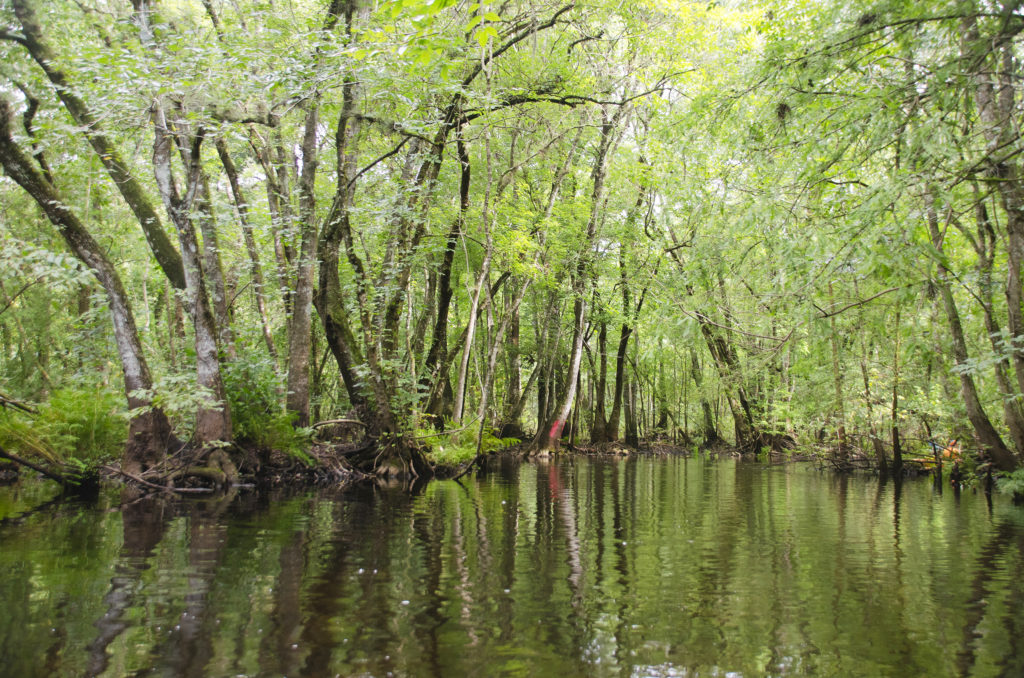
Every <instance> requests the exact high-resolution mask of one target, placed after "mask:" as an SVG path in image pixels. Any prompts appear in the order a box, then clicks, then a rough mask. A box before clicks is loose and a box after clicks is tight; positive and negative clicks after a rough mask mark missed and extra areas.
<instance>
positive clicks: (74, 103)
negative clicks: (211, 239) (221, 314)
mask: <svg viewBox="0 0 1024 678" xmlns="http://www.w3.org/2000/svg"><path fill="white" fill-rule="evenodd" d="M12 4H13V6H14V13H15V15H16V16H17V18H18V21H19V22H20V24H21V30H22V33H23V35H24V36H25V39H24V41H22V42H21V44H22V45H24V47H25V48H26V49H27V50H28V53H29V55H30V56H31V57H32V59H33V60H34V61H35V62H36V63H37V64H38V65H39V67H40V68H42V70H43V72H44V73H45V74H46V77H47V79H48V80H49V81H50V82H51V83H52V84H53V86H54V91H55V92H56V94H57V96H58V98H60V100H61V103H62V104H63V105H64V108H65V110H67V112H68V114H69V115H70V116H71V119H72V120H74V121H75V124H76V125H77V126H78V129H80V130H81V131H82V133H83V134H84V135H85V137H86V139H87V140H88V142H89V145H90V146H92V148H93V151H94V152H95V153H96V155H97V156H98V157H99V159H100V162H102V163H103V166H104V167H105V168H106V170H107V173H108V174H109V175H110V178H111V179H112V180H113V182H114V186H115V187H116V188H117V190H118V191H119V192H120V193H121V197H122V198H124V201H125V202H126V203H127V204H128V207H129V208H130V209H131V210H132V213H133V214H134V215H135V218H136V219H137V220H138V222H139V225H140V226H141V227H142V232H143V234H144V235H145V236H146V242H147V243H149V247H150V250H151V251H152V252H153V256H154V257H155V258H156V261H157V263H158V264H159V265H160V268H161V269H163V271H164V274H165V275H166V276H167V279H168V280H170V281H171V283H172V284H173V285H174V286H175V287H177V288H178V289H184V287H185V273H184V270H183V267H182V258H181V255H179V254H178V252H177V251H176V250H175V249H174V245H172V244H171V241H170V239H169V238H168V237H167V234H166V233H165V232H164V229H163V227H162V226H161V224H160V217H159V215H158V214H157V211H156V208H155V207H154V206H153V204H152V203H151V202H150V200H149V198H148V197H147V196H146V192H145V191H144V190H143V189H142V186H141V185H140V184H139V182H138V180H136V179H135V177H134V176H132V173H131V170H130V169H129V167H128V165H127V164H126V163H125V162H124V160H123V159H122V158H121V155H120V153H118V151H117V148H115V146H114V144H113V143H111V141H110V140H109V139H108V138H107V137H106V135H105V134H104V132H103V127H102V125H101V116H100V115H99V114H97V113H96V112H94V111H93V110H92V109H90V108H89V106H88V105H87V104H86V102H85V101H83V100H82V99H81V98H80V97H79V96H78V95H77V94H76V93H75V88H74V86H73V84H72V83H71V81H70V80H69V79H68V77H67V75H66V74H65V73H64V72H63V71H62V70H61V69H60V68H59V66H58V59H57V58H56V55H55V54H54V53H53V51H52V50H51V49H50V46H49V44H48V43H47V42H46V39H45V37H44V36H43V30H42V26H41V25H40V24H39V19H38V17H37V16H36V13H35V10H34V9H33V7H32V4H33V3H32V2H31V1H30V0H13V2H12Z"/></svg>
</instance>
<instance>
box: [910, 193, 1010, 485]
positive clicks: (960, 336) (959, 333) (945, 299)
mask: <svg viewBox="0 0 1024 678" xmlns="http://www.w3.org/2000/svg"><path fill="white" fill-rule="evenodd" d="M925 200H926V202H927V203H928V206H927V207H928V214H927V220H928V233H929V235H930V236H931V241H932V246H933V247H934V248H935V250H936V251H937V253H938V258H939V261H938V262H937V264H936V274H935V278H936V286H937V287H938V289H939V293H940V294H941V295H942V303H943V306H944V307H945V310H946V319H947V321H948V322H949V331H950V338H951V340H952V343H953V362H954V364H955V365H956V366H957V367H958V368H960V369H958V370H957V371H958V372H959V373H960V393H961V396H962V397H963V400H964V407H965V408H966V409H967V419H968V420H969V421H970V422H971V426H972V427H974V432H975V434H976V435H977V436H978V440H979V442H981V445H982V447H983V448H984V450H985V454H986V455H987V456H988V458H989V460H990V461H991V462H992V465H993V466H995V467H996V468H997V469H999V470H1000V471H1012V470H1013V469H1014V468H1016V467H1017V461H1016V459H1015V458H1014V456H1013V453H1012V452H1010V450H1008V449H1007V448H1006V445H1005V444H1004V443H1003V439H1002V437H1001V436H1000V435H999V432H998V431H996V429H995V427H994V426H993V425H992V422H991V420H990V419H989V418H988V415H987V414H986V413H985V409H984V407H982V405H981V399H980V398H979V397H978V390H977V387H976V386H975V384H974V377H973V376H972V375H971V373H970V371H969V370H967V369H963V368H965V367H966V366H967V364H968V357H967V341H966V340H965V338H964V330H963V326H962V325H961V323H960V313H959V311H958V310H957V307H956V301H955V300H954V299H953V290H952V288H951V287H950V284H949V275H950V273H949V269H947V268H946V265H945V263H944V262H945V254H944V252H943V235H942V233H940V231H939V220H938V215H937V214H936V212H935V208H934V205H933V204H932V198H931V195H929V194H925Z"/></svg>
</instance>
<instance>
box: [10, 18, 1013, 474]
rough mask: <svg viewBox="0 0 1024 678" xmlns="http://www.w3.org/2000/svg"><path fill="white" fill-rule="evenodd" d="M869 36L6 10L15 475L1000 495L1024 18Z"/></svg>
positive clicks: (865, 26) (656, 24)
mask: <svg viewBox="0 0 1024 678" xmlns="http://www.w3.org/2000/svg"><path fill="white" fill-rule="evenodd" d="M854 4H855V5H856V7H855V8H854V7H851V6H847V3H840V2H808V1H804V0H779V1H777V2H776V1H765V2H732V1H731V0H730V1H723V2H712V3H707V2H685V1H680V0H650V1H645V2H628V3H621V2H602V1H601V0H598V1H596V2H586V3H584V2H574V1H568V2H544V1H538V0H532V1H529V0H526V1H518V0H508V1H506V2H501V3H485V2H466V1H462V2H454V1H452V0H389V1H378V2H370V1H367V0H201V1H200V0H159V1H157V0H131V2H127V1H121V0H47V1H46V2H42V1H41V0H3V1H2V2H0V165H2V168H3V177H2V178H0V224H2V226H0V393H2V394H3V395H2V398H3V401H2V402H3V404H4V408H3V410H2V411H0V449H2V450H6V452H4V454H5V455H7V456H10V455H12V454H13V455H15V456H18V457H19V458H35V459H37V461H38V460H40V459H41V460H43V461H48V462H50V463H55V464H59V465H63V466H64V467H67V466H68V465H72V466H74V465H77V466H88V465H96V464H107V463H109V462H110V461H112V460H113V459H115V458H116V459H119V460H120V467H119V468H120V469H121V470H122V471H123V472H124V473H127V474H130V475H131V476H133V477H136V478H139V477H145V478H149V479H150V480H154V479H159V480H158V481H159V482H165V481H167V480H168V478H170V477H172V476H174V475H175V474H183V473H184V474H188V473H192V474H193V475H196V476H201V477H205V478H210V479H215V480H219V481H221V482H225V481H227V480H231V479H234V478H237V477H238V474H239V473H242V474H250V473H255V470H256V469H259V468H264V467H268V466H269V465H271V464H272V463H274V460H275V459H276V460H277V461H278V462H280V459H281V455H282V454H283V455H284V457H285V458H286V459H288V460H292V461H294V460H300V461H302V462H306V463H311V464H316V463H317V462H318V460H319V461H320V462H322V461H323V460H322V459H321V458H319V457H318V456H317V455H318V454H320V453H322V452H323V450H324V449H327V448H331V449H333V450H334V452H335V453H336V454H337V455H339V456H338V457H337V458H338V459H342V460H343V461H344V465H346V466H352V467H354V468H357V469H361V470H362V471H364V472H370V473H377V474H413V475H424V474H429V473H431V471H432V469H433V467H435V466H443V465H446V464H447V465H453V464H457V463H459V462H463V461H466V460H468V459H472V458H473V457H474V456H475V455H478V454H482V453H487V452H492V451H494V450H496V449H498V448H500V447H502V446H504V445H509V444H512V443H514V442H516V441H517V440H521V441H523V442H524V445H523V447H524V449H528V450H530V451H532V452H535V453H547V452H549V451H551V450H553V449H556V448H558V447H559V445H563V446H565V445H569V446H573V447H576V448H581V447H593V448H595V449H602V448H601V446H608V445H612V444H613V443H617V442H621V443H623V444H625V445H626V446H630V447H637V446H638V445H640V444H641V443H642V442H644V443H646V444H650V443H652V442H653V441H658V440H660V441H666V442H672V443H674V444H677V445H681V446H683V447H686V448H692V447H694V446H702V445H705V446H713V445H719V444H725V443H728V444H729V445H734V446H735V448H736V449H737V450H738V451H739V452H741V453H744V454H758V453H768V452H772V451H775V452H778V451H780V450H786V449H792V448H794V447H806V448H810V447H812V446H817V447H818V448H819V449H822V450H824V451H826V452H827V454H828V455H829V457H830V458H831V459H832V460H833V461H834V462H835V463H836V464H837V465H838V466H839V467H841V468H853V467H856V466H858V465H862V464H869V465H871V466H872V467H875V468H879V469H883V470H896V471H900V470H901V467H902V465H903V464H904V455H910V456H919V455H922V454H927V455H931V454H932V451H931V449H933V448H935V447H936V445H939V446H946V445H947V443H948V442H949V441H950V440H956V441H958V443H959V446H960V447H961V448H962V449H963V451H964V453H965V455H966V457H968V458H969V459H970V460H972V462H971V463H977V464H980V465H981V466H980V468H982V469H984V468H990V469H993V470H997V471H1002V472H1010V471H1013V470H1014V469H1016V468H1017V467H1018V465H1019V464H1020V461H1021V459H1022V455H1024V408H1022V396H1024V299H1022V287H1021V267H1022V262H1024V183H1022V181H1024V178H1022V170H1024V168H1022V164H1021V157H1020V152H1021V150H1022V149H1024V144H1022V140H1021V137H1020V129H1021V77H1020V76H1021V66H1020V47H1021V39H1020V37H1019V34H1020V32H1021V30H1022V29H1024V13H1022V11H1021V9H1020V7H1019V3H1005V4H1004V3H981V2H975V1H973V0H971V1H959V0H957V1H949V2H931V3H916V2H903V1H898V0H894V1H885V0H882V1H880V2H874V3H854ZM929 444H931V448H929ZM317 450H319V452H317ZM182 455H184V457H182ZM172 457H174V458H177V459H178V461H177V462H175V463H176V464H178V465H177V466H174V467H173V468H172V466H171V465H169V459H171V458H172ZM182 458H184V459H185V461H184V462H183V461H182ZM289 463H290V462H289Z"/></svg>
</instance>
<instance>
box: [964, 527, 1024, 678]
mask: <svg viewBox="0 0 1024 678" xmlns="http://www.w3.org/2000/svg"><path fill="white" fill-rule="evenodd" d="M1014 544H1015V545H1016V548H1017V554H1016V555H1017V558H1016V559H1014V563H1015V565H1014V567H1013V572H1012V574H1011V575H1010V576H1006V581H1000V582H996V581H995V580H996V579H997V578H999V577H1001V576H1005V575H1006V574H1007V572H1006V569H1005V567H1001V566H1000V565H999V562H998V561H999V560H1000V558H1005V560H1006V561H1007V566H1009V565H1010V563H1009V561H1010V560H1011V558H1010V557H1009V556H1010V553H1011V547H1012V546H1013V545H1014ZM1022 560H1024V537H1022V535H1021V531H1020V528H1019V527H1017V526H1014V525H1013V524H1011V523H1009V522H1001V523H997V524H996V525H995V531H994V532H993V533H992V536H991V537H989V539H988V541H987V543H986V544H985V546H984V547H983V548H982V549H981V552H980V553H979V554H978V557H977V559H976V560H975V564H974V568H975V574H974V578H973V579H972V580H971V586H970V589H969V597H968V599H967V602H966V609H965V616H966V619H965V621H964V625H963V633H962V637H961V640H960V647H959V649H958V650H957V654H956V668H957V674H958V675H960V676H970V675H974V669H975V666H976V664H977V661H978V653H979V651H980V650H982V648H983V647H984V646H983V642H982V641H983V639H984V634H983V631H982V627H983V626H984V624H985V622H986V621H987V620H986V617H987V616H988V614H989V611H990V606H989V605H990V598H991V597H992V596H995V595H998V592H999V590H1000V588H1003V587H1006V586H1007V584H1009V586H1010V587H1012V590H1011V591H1010V592H1009V594H1008V598H1009V600H1010V601H1011V603H1012V602H1017V603H1019V602H1020V601H1021V597H1022V594H1021V582H1022V581H1024V571H1022ZM993 584H995V585H993ZM1006 608H1007V609H1006V618H1005V619H1003V620H1001V622H997V623H996V624H995V625H996V626H997V627H999V626H1002V627H1003V628H1005V629H1006V633H1007V636H1008V637H1009V638H1010V642H1011V651H1010V652H1007V653H1003V654H1002V658H1001V661H1000V663H1001V668H1002V671H1001V672H1000V674H999V675H1002V676H1020V675H1024V656H1022V655H1021V653H1020V651H1019V650H1020V647H1019V646H1020V642H1021V641H1020V636H1021V633H1022V632H1024V629H1021V628H1020V624H1021V615H1022V612H1021V610H1022V608H1021V607H1020V606H1019V605H1015V604H1008V605H1006Z"/></svg>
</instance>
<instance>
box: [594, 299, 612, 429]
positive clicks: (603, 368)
mask: <svg viewBox="0 0 1024 678" xmlns="http://www.w3.org/2000/svg"><path fill="white" fill-rule="evenodd" d="M597 365H598V368H597V383H596V384H595V385H594V425H593V426H592V427H591V429H590V442H591V444H594V445H597V444H599V443H605V442H608V420H607V417H606V416H605V411H604V396H605V391H607V390H608V321H606V320H605V319H604V318H601V320H600V321H599V322H598V326H597Z"/></svg>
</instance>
